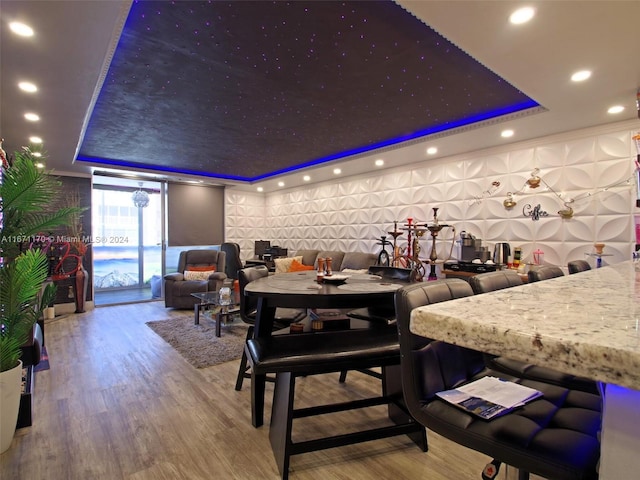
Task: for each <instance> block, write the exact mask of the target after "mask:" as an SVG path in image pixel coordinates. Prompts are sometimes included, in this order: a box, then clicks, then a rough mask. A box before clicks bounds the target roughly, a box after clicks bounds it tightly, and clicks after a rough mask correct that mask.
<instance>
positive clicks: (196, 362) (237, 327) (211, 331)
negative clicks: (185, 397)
mask: <svg viewBox="0 0 640 480" xmlns="http://www.w3.org/2000/svg"><path fill="white" fill-rule="evenodd" d="M147 325H148V326H149V327H150V328H151V329H152V330H153V331H154V332H156V333H157V334H158V335H159V336H160V337H161V338H162V339H163V340H164V341H165V342H167V343H168V344H169V345H171V346H172V347H173V348H174V349H176V350H177V351H178V353H180V355H182V356H183V357H184V358H185V359H186V360H187V361H188V362H189V363H190V364H191V365H193V366H194V367H196V368H205V367H211V366H213V365H218V364H219V363H224V362H229V361H231V360H237V359H238V358H240V357H241V356H242V351H243V349H244V343H245V338H246V336H247V328H248V326H247V324H246V323H243V322H242V320H240V319H236V320H234V321H233V323H228V324H226V325H225V324H223V325H222V333H221V336H220V337H216V325H215V322H214V321H212V320H209V319H207V318H206V317H205V318H203V316H201V317H200V325H195V324H194V323H193V314H192V315H190V316H188V317H187V316H181V317H174V318H170V319H167V320H158V321H153V322H147Z"/></svg>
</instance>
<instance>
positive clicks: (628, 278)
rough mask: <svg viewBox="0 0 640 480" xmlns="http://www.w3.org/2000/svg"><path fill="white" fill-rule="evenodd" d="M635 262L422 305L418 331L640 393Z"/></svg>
mask: <svg viewBox="0 0 640 480" xmlns="http://www.w3.org/2000/svg"><path fill="white" fill-rule="evenodd" d="M635 266H636V264H634V263H633V262H631V261H628V262H622V263H619V264H616V265H612V266H607V267H602V268H598V269H594V270H589V271H586V272H581V273H577V274H573V275H565V276H564V277H560V278H553V279H550V280H545V281H541V282H536V283H531V284H525V285H521V286H518V287H513V288H509V289H505V290H499V291H496V292H490V293H485V294H481V295H474V296H472V297H467V298H461V299H457V300H452V301H447V302H443V303H438V304H433V305H427V306H424V307H420V308H417V309H415V310H414V311H413V312H412V315H411V326H410V328H411V331H412V332H413V333H415V334H418V335H422V336H424V337H428V338H433V339H436V340H443V341H445V342H448V343H453V344H456V345H461V346H465V347H469V348H472V349H475V350H479V351H482V352H487V353H491V354H496V355H503V356H506V357H510V358H513V359H516V360H521V361H526V362H530V363H533V364H537V365H540V366H546V367H550V368H554V369H557V370H561V371H564V372H566V373H572V374H575V375H581V376H584V377H588V378H592V379H594V380H600V381H603V382H607V383H612V384H617V385H621V386H623V387H629V388H632V389H635V390H640V270H639V271H638V272H636V270H635V268H634V267H635ZM639 266H640V265H639Z"/></svg>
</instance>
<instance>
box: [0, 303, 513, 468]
mask: <svg viewBox="0 0 640 480" xmlns="http://www.w3.org/2000/svg"><path fill="white" fill-rule="evenodd" d="M170 314H171V310H170V309H165V308H164V306H163V304H162V303H161V302H152V303H141V304H130V305H121V306H113V307H103V308H96V309H95V310H92V311H89V312H87V313H83V314H72V315H67V316H64V317H62V318H59V319H55V320H53V321H51V322H49V323H47V324H46V342H47V343H46V344H47V350H48V353H49V362H50V365H51V368H50V370H46V371H43V372H39V373H37V374H36V385H35V405H34V420H33V426H32V427H28V428H24V429H20V430H18V431H17V433H16V436H15V438H14V440H13V444H12V446H11V448H10V449H9V450H8V451H7V452H5V453H4V454H2V455H1V456H0V477H1V478H2V479H3V480H4V479H7V480H8V479H25V480H26V479H28V480H63V479H64V480H67V479H78V480H90V479H131V480H152V479H153V480H163V479H167V480H168V479H171V480H173V479H185V480H187V479H188V480H194V479H196V480H197V479H212V478H213V479H218V478H220V479H238V480H248V479H273V480H277V479H278V478H280V476H279V474H278V471H277V467H276V464H275V461H274V459H273V455H272V452H271V447H270V445H269V438H268V433H269V418H268V417H269V412H270V407H271V393H272V391H273V390H272V389H273V387H272V385H271V384H269V385H268V386H267V398H266V416H265V425H264V426H263V427H261V428H258V429H255V428H253V427H252V426H251V413H250V395H249V391H250V382H249V381H248V380H247V381H246V382H245V386H244V388H243V390H242V391H240V392H236V391H235V390H234V388H233V387H234V383H235V376H236V373H237V369H238V361H232V362H228V363H224V364H221V365H217V366H214V367H209V368H206V369H201V370H197V369H195V368H193V367H192V366H191V365H190V364H188V363H187V362H186V361H185V360H184V359H183V358H182V357H181V356H180V355H179V354H178V353H177V352H176V351H175V350H173V348H172V347H171V346H169V345H168V344H167V343H165V342H164V341H163V340H162V339H161V338H160V337H158V336H157V335H156V334H155V333H154V332H153V331H152V330H151V329H150V328H148V327H147V326H146V325H145V322H147V321H150V320H160V319H163V318H168V317H169V316H170ZM223 334H224V332H223ZM378 391H379V381H376V380H375V379H374V378H372V377H369V376H366V375H363V374H360V373H357V372H353V373H351V372H350V373H349V375H348V378H347V382H346V383H345V384H339V383H338V374H332V375H321V376H314V377H307V378H303V379H301V381H300V382H299V388H298V389H297V397H296V405H313V404H317V403H320V402H326V401H335V400H336V398H341V399H342V398H359V397H362V396H365V395H370V394H372V393H377V392H378ZM385 412H386V410H385V409H384V408H382V407H375V408H370V409H366V410H363V411H357V412H354V411H352V412H348V413H342V414H333V415H325V416H322V417H316V418H313V419H305V420H304V421H302V420H300V421H298V422H297V423H296V425H298V428H296V430H295V431H294V434H295V437H296V440H299V439H308V438H313V436H314V435H318V434H319V433H320V434H324V433H327V432H331V433H338V432H344V431H347V430H348V429H349V428H354V427H357V426H359V425H365V424H366V425H379V424H380V421H382V422H385V421H386V420H384V417H385ZM380 419H382V420H380ZM428 439H429V451H428V452H427V453H423V452H421V451H420V449H419V448H418V447H417V446H416V445H415V444H414V443H412V442H411V441H410V440H409V439H408V438H407V437H406V436H401V437H396V438H391V439H385V440H376V441H372V442H367V443H362V444H359V445H353V446H347V447H341V448H334V449H329V450H324V451H321V452H312V453H308V454H303V455H298V456H294V457H293V458H292V461H291V475H290V478H291V480H310V479H322V480H334V479H335V480H337V479H344V480H364V479H372V478H376V479H378V480H382V479H390V480H391V479H393V480H399V479H412V480H413V479H429V480H451V479H456V480H459V479H479V478H480V473H481V470H482V468H483V467H484V465H485V464H486V463H487V461H489V459H487V457H485V456H483V455H480V454H478V453H476V452H473V451H471V450H468V449H466V448H463V447H460V446H458V445H455V444H453V443H451V442H449V441H448V440H446V439H443V438H441V437H439V436H438V435H436V434H434V433H431V432H428ZM501 474H502V472H501Z"/></svg>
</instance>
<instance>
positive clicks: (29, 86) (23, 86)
mask: <svg viewBox="0 0 640 480" xmlns="http://www.w3.org/2000/svg"><path fill="white" fill-rule="evenodd" d="M18 88H20V90H22V91H23V92H29V93H33V92H37V91H38V87H36V86H35V84H33V83H31V82H20V83H18Z"/></svg>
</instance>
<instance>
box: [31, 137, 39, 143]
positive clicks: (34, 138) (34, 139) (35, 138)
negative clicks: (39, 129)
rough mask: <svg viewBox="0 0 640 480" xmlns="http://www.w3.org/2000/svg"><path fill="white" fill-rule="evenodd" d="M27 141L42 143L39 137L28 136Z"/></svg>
mask: <svg viewBox="0 0 640 480" xmlns="http://www.w3.org/2000/svg"><path fill="white" fill-rule="evenodd" d="M29 143H42V139H41V138H40V137H29Z"/></svg>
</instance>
